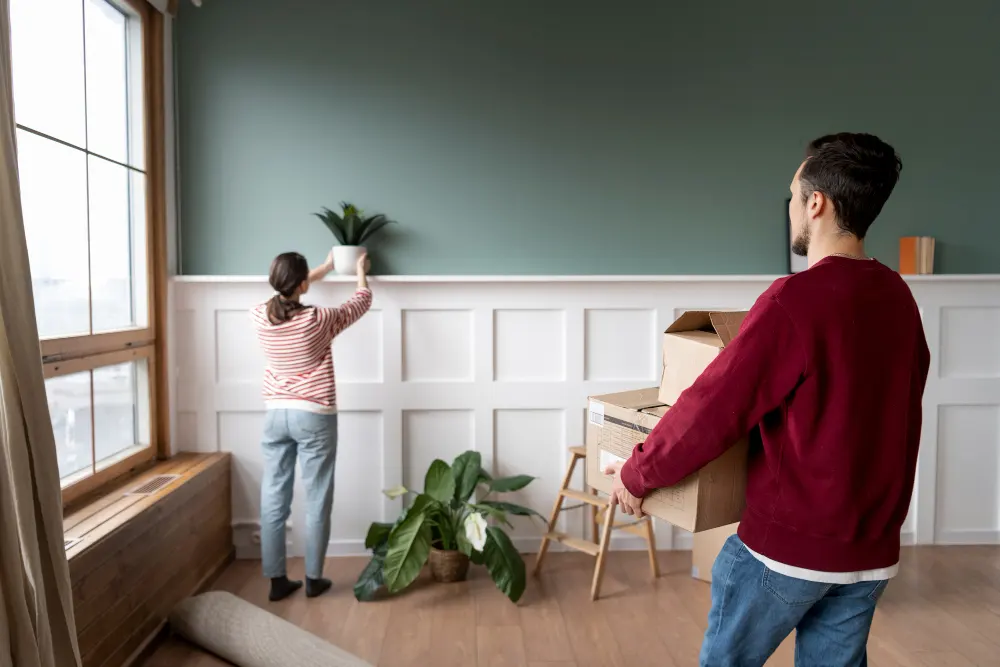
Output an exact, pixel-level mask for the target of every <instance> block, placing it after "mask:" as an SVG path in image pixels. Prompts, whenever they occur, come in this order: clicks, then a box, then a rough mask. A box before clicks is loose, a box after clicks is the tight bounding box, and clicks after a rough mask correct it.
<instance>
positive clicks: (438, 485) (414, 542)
mask: <svg viewBox="0 0 1000 667" xmlns="http://www.w3.org/2000/svg"><path fill="white" fill-rule="evenodd" d="M533 479H534V477H530V476H528V475H514V476H512V477H502V478H497V479H493V478H492V477H490V475H489V474H487V473H486V471H485V470H483V468H482V458H481V457H480V455H479V453H478V452H474V451H467V452H464V453H463V454H460V455H459V456H458V457H457V458H456V459H455V461H454V462H453V463H452V464H451V465H450V466H449V465H448V464H447V463H445V462H444V461H442V460H440V459H436V460H435V461H434V462H433V463H431V466H430V468H429V469H428V470H427V475H426V477H425V479H424V491H423V493H415V492H411V491H410V490H408V489H406V488H404V487H397V488H395V489H391V490H389V491H386V492H385V493H386V495H388V496H389V497H393V498H394V497H399V496H404V495H412V496H413V499H412V502H411V503H410V505H409V507H407V508H406V509H404V510H403V512H402V514H400V515H399V518H398V519H396V521H395V523H380V522H375V523H373V524H372V525H371V527H370V528H369V529H368V536H367V538H366V539H365V547H366V548H368V549H371V550H372V559H371V561H370V562H369V563H368V565H367V567H365V569H364V571H363V572H362V573H361V576H359V577H358V581H357V583H356V584H355V586H354V596H355V597H356V598H357V599H358V600H361V601H367V600H373V599H374V598H375V596H376V595H377V594H378V592H379V591H380V590H382V589H383V588H384V589H385V590H387V591H388V592H389V593H390V594H393V593H398V592H399V591H402V590H403V589H405V588H406V587H407V586H409V585H410V584H411V583H413V581H414V580H415V579H416V578H417V576H418V575H419V574H420V571H421V569H423V566H424V564H426V563H428V562H429V563H430V568H431V574H432V576H433V577H434V579H436V580H438V581H458V580H461V579H464V578H465V575H466V572H467V571H468V569H469V562H470V561H471V562H472V563H475V564H476V565H485V566H486V569H487V570H488V571H489V573H490V576H491V577H492V578H493V581H494V583H496V585H497V588H499V589H500V590H501V591H502V592H503V594H504V595H506V596H507V597H508V598H510V600H511V601H512V602H517V601H518V600H519V599H520V598H521V595H522V594H523V593H524V586H525V583H526V576H525V569H524V560H523V559H522V558H521V554H519V553H518V552H517V549H515V548H514V544H513V543H512V542H511V541H510V538H509V537H508V536H507V534H506V533H505V532H504V530H503V528H502V527H501V526H498V525H496V524H497V523H499V524H502V525H505V526H508V527H512V526H511V524H510V522H509V521H508V520H507V515H508V514H515V515H518V516H537V517H539V518H542V517H541V515H540V514H538V512H535V511H534V510H532V509H530V508H527V507H522V506H521V505H516V504H514V503H508V502H504V501H500V500H492V499H490V495H491V494H493V493H505V492H508V491H517V490H518V489H523V488H524V487H526V486H527V485H528V484H529V483H531V481H532V480H533ZM477 489H482V490H483V491H484V493H483V494H482V497H477V498H473V494H475V492H476V491H477ZM487 518H489V519H492V520H493V524H494V525H488V524H487Z"/></svg>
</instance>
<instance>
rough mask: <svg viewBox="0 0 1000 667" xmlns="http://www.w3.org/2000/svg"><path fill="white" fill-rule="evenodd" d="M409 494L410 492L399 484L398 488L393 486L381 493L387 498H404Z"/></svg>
mask: <svg viewBox="0 0 1000 667" xmlns="http://www.w3.org/2000/svg"><path fill="white" fill-rule="evenodd" d="M409 492H410V490H409V489H408V488H406V487H405V486H403V485H402V484H400V485H399V486H394V487H392V488H391V489H386V490H385V491H383V492H382V493H384V494H385V495H386V496H388V497H389V498H399V497H400V496H405V495H406V494H407V493H409Z"/></svg>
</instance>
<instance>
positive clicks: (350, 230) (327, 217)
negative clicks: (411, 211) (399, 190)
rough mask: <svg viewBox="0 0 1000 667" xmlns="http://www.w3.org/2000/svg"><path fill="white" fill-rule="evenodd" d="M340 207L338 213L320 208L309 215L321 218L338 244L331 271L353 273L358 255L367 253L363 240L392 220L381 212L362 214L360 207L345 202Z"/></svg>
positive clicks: (334, 251)
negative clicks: (340, 211) (317, 211)
mask: <svg viewBox="0 0 1000 667" xmlns="http://www.w3.org/2000/svg"><path fill="white" fill-rule="evenodd" d="M340 208H341V210H342V211H343V212H342V213H336V212H334V211H331V210H330V209H328V208H324V209H323V210H322V211H321V212H319V213H313V215H315V216H316V217H317V218H319V219H320V220H322V221H323V224H324V225H326V227H327V229H329V230H330V231H331V232H333V235H334V236H335V237H336V238H337V241H338V242H339V243H340V245H339V246H335V247H334V248H333V270H334V271H335V272H336V273H338V274H340V275H354V274H355V273H356V271H357V267H356V265H357V263H358V258H359V257H361V255H363V254H364V253H365V252H367V250H366V249H365V247H364V243H365V241H367V240H368V239H370V238H371V237H372V236H374V235H375V234H376V233H378V232H379V231H380V230H381V229H382V228H383V227H385V226H386V225H388V224H390V223H393V222H395V220H390V219H389V218H387V217H385V216H384V215H382V214H381V213H378V214H376V215H365V214H364V212H363V211H362V210H361V209H359V208H358V207H357V206H355V205H354V204H351V203H348V202H341V204H340Z"/></svg>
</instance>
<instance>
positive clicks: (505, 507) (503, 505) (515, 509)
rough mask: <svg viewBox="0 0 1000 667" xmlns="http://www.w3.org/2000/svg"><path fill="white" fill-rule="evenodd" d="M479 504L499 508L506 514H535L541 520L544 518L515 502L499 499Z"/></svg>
mask: <svg viewBox="0 0 1000 667" xmlns="http://www.w3.org/2000/svg"><path fill="white" fill-rule="evenodd" d="M479 504H480V505H483V506H486V507H492V508H494V509H497V510H500V511H501V512H506V513H507V514H514V515H517V516H537V517H538V518H539V519H541V520H542V521H545V520H546V519H545V517H544V516H542V515H541V514H539V513H538V512H536V511H535V510H533V509H531V508H530V507H524V506H523V505H518V504H516V503H507V502H503V501H501V500H484V501H482V502H480V503H479Z"/></svg>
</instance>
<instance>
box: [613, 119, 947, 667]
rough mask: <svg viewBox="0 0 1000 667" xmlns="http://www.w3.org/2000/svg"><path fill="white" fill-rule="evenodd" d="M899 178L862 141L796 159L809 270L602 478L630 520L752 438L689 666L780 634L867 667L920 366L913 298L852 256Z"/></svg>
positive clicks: (773, 299)
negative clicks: (666, 489)
mask: <svg viewBox="0 0 1000 667" xmlns="http://www.w3.org/2000/svg"><path fill="white" fill-rule="evenodd" d="M901 168H902V163H901V162H900V160H899V157H898V156H897V155H896V152H895V151H894V150H893V148H892V147H891V146H889V145H888V144H886V143H885V142H883V141H881V140H880V139H878V138H877V137H874V136H872V135H869V134H847V133H843V134H836V135H830V136H825V137H821V138H819V139H817V140H815V141H813V142H812V143H811V144H810V145H809V148H808V150H807V152H806V159H805V161H804V162H803V163H802V164H801V165H800V166H799V168H798V170H797V172H796V174H795V177H794V179H793V180H792V184H791V193H792V199H791V203H790V205H789V216H790V219H791V225H792V238H793V239H794V242H793V248H792V249H793V251H794V252H796V253H797V254H800V255H805V256H807V257H808V261H809V269H808V270H806V271H803V272H801V273H798V274H796V275H793V276H789V277H786V278H781V279H780V280H778V281H776V282H775V283H774V284H773V285H772V286H771V287H770V288H769V289H768V290H767V291H766V292H765V293H764V294H763V295H761V297H760V298H759V299H758V300H757V302H756V304H755V305H754V307H753V308H752V309H751V311H750V313H749V315H747V318H746V320H745V321H744V323H743V326H742V328H741V331H740V334H739V336H737V337H736V338H735V339H734V340H733V342H732V343H731V344H730V345H729V346H728V347H727V348H726V349H725V350H723V352H722V353H721V354H720V355H719V356H718V357H717V358H716V360H715V361H714V362H713V363H712V364H711V365H710V366H709V367H708V368H707V369H706V370H705V372H704V373H703V374H702V375H701V377H700V378H699V379H698V380H697V381H696V382H695V383H694V385H693V386H691V387H690V388H689V389H688V390H687V391H685V392H684V393H683V394H682V395H681V397H680V398H679V399H678V400H677V404H676V405H674V406H673V407H672V408H671V410H669V411H668V412H667V413H666V415H665V416H664V417H663V419H661V420H660V423H659V424H658V425H657V427H656V428H655V429H653V432H652V433H651V434H650V435H649V439H648V440H646V442H645V443H642V444H640V445H638V446H636V448H635V449H634V451H633V452H632V456H631V457H630V458H629V460H628V461H627V462H625V463H624V465H622V466H621V467H620V474H618V475H617V477H616V480H615V486H614V489H613V491H612V495H613V502H617V503H619V504H620V505H621V506H622V509H623V510H624V511H626V512H627V513H629V514H641V513H642V507H641V506H642V497H643V496H644V495H646V494H647V493H649V492H650V491H652V490H653V489H656V488H659V487H663V486H670V485H672V484H676V483H677V482H679V481H681V480H682V479H683V478H685V477H687V476H688V475H690V474H691V473H693V472H695V471H696V470H698V469H699V468H701V467H702V466H704V465H705V464H706V463H708V462H709V461H711V460H712V459H714V458H716V457H718V456H719V455H720V454H722V453H723V452H724V451H725V450H726V449H727V448H728V446H729V445H730V444H732V443H734V442H736V441H737V440H739V439H740V438H741V437H742V436H744V435H746V434H747V433H748V432H749V431H751V430H752V429H753V428H754V427H759V429H760V438H759V440H758V439H757V438H756V437H754V438H753V439H752V441H751V442H754V443H755V444H753V445H752V446H751V450H750V459H749V465H748V471H747V491H746V497H747V507H746V510H745V511H744V514H743V519H742V521H741V522H740V527H739V533H738V535H734V536H733V537H731V538H730V539H729V540H728V541H727V542H726V544H725V546H724V548H723V549H722V552H721V553H720V554H719V557H718V559H717V560H716V562H715V566H714V567H713V569H712V607H711V611H710V612H709V618H708V629H707V631H706V633H705V639H704V642H703V644H702V649H701V664H702V665H703V666H706V667H707V666H712V667H715V666H728V665H732V666H736V665H739V666H750V665H763V664H764V662H765V661H766V660H767V658H768V656H770V655H771V653H772V652H773V651H774V650H775V649H776V648H777V646H778V645H779V644H780V643H781V641H782V640H783V639H784V638H785V637H787V636H788V634H789V633H791V631H792V630H793V629H796V630H797V634H796V646H795V654H796V658H795V662H796V665H799V666H804V665H810V666H814V665H824V666H836V667H840V666H843V667H847V666H852V667H853V666H857V665H866V664H867V657H866V656H867V653H866V644H867V641H868V633H869V629H870V627H871V621H872V617H873V615H874V613H875V605H876V603H877V602H878V600H879V597H880V596H881V595H882V592H883V591H884V590H885V586H886V583H887V581H888V580H889V579H891V578H892V577H893V576H894V575H895V574H896V572H897V570H898V568H899V533H900V528H901V527H902V524H903V521H904V520H905V518H906V514H907V510H908V508H909V503H910V494H911V491H912V490H913V480H914V476H915V473H916V463H917V448H918V443H919V440H920V425H921V406H920V403H921V396H922V394H923V391H924V384H925V382H926V380H927V370H928V366H929V363H930V359H929V356H930V355H929V352H928V349H927V344H926V341H925V340H924V333H923V328H922V326H921V322H920V313H919V311H918V310H917V305H916V303H915V302H914V300H913V297H912V295H911V294H910V290H909V288H908V287H907V285H906V283H905V282H903V280H902V279H901V278H900V277H899V276H898V275H897V274H896V273H895V272H893V271H892V270H890V269H888V268H886V267H885V266H883V265H882V264H880V263H878V262H877V261H875V260H874V259H871V258H869V257H867V256H866V255H865V249H864V238H865V234H866V233H867V232H868V228H869V226H870V225H871V224H872V222H874V220H875V218H876V217H877V216H878V214H879V212H880V211H881V210H882V206H883V204H885V202H886V200H887V199H888V198H889V195H890V193H891V192H892V190H893V187H894V186H895V185H896V182H897V181H898V179H899V172H900V169H901ZM615 471H616V470H615V469H614V468H612V469H609V470H608V471H607V472H609V473H613V472H615Z"/></svg>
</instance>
